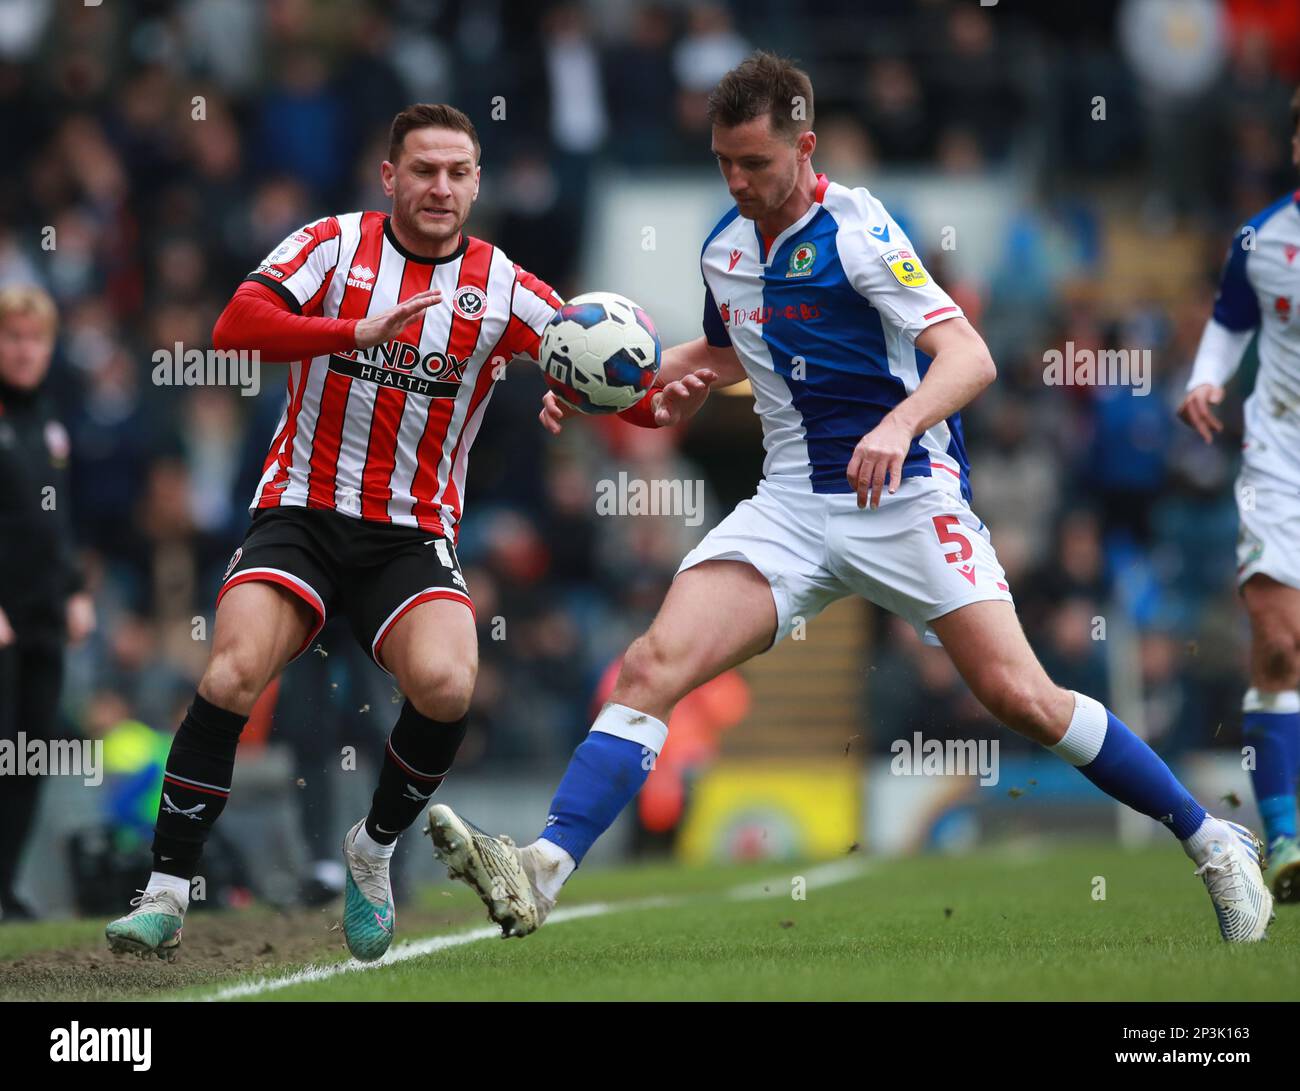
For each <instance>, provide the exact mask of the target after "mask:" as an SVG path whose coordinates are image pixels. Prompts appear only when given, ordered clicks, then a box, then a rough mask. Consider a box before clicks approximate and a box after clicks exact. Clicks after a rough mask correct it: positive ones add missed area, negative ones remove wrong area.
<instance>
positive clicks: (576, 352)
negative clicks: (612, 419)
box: [540, 292, 663, 413]
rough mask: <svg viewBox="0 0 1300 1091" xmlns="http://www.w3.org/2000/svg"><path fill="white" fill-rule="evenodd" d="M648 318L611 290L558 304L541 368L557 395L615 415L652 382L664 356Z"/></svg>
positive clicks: (585, 409) (583, 408) (587, 408)
mask: <svg viewBox="0 0 1300 1091" xmlns="http://www.w3.org/2000/svg"><path fill="white" fill-rule="evenodd" d="M662 355H663V353H662V348H661V346H660V343H659V337H658V335H657V334H656V333H655V330H654V325H653V323H652V322H651V321H650V319H649V316H648V315H646V313H645V312H644V311H643V310H641V308H640V307H638V306H637V305H636V304H635V303H633V302H632V301H631V300H629V299H625V298H624V297H623V296H620V295H615V294H614V293H613V292H588V293H586V294H584V295H580V296H575V297H574V298H573V299H571V300H570V301H569V302H568V303H566V304H565V305H564V306H563V307H561V308H560V309H559V310H558V311H557V312H556V314H555V317H554V318H553V319H552V320H551V322H550V324H549V325H548V326H547V327H546V330H545V332H544V333H543V335H542V350H541V360H540V363H541V368H542V374H543V376H544V377H545V379H546V382H547V384H548V385H549V386H550V387H551V389H552V390H554V391H555V393H556V394H557V395H558V396H559V397H560V398H561V399H563V400H564V401H565V402H567V403H568V404H569V405H571V406H573V407H574V408H575V409H579V410H581V411H582V412H584V413H617V412H619V411H621V410H623V409H628V408H630V407H631V406H633V405H635V404H636V403H637V402H638V401H640V400H641V398H642V397H643V396H644V395H645V392H646V391H647V390H649V389H650V387H651V386H652V385H654V379H655V376H656V375H657V374H658V373H659V365H660V362H661V359H662Z"/></svg>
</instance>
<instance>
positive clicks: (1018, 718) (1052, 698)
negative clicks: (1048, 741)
mask: <svg viewBox="0 0 1300 1091" xmlns="http://www.w3.org/2000/svg"><path fill="white" fill-rule="evenodd" d="M1057 695H1058V689H1057V687H1056V686H1055V685H1052V684H1051V683H1046V684H1045V683H1043V682H1037V681H1032V680H1026V679H1025V678H1023V677H1019V676H1017V675H1015V674H1013V673H1011V672H998V673H997V675H996V676H995V677H994V678H993V679H991V680H990V682H989V685H988V688H987V690H986V691H985V693H984V695H983V702H984V707H985V708H987V709H988V710H989V711H990V712H991V713H992V714H993V715H994V716H995V717H997V719H998V720H999V721H1000V722H1002V723H1004V724H1006V726H1007V727H1009V728H1011V729H1012V730H1013V731H1016V732H1019V733H1020V734H1022V735H1027V736H1028V737H1029V738H1032V739H1045V738H1051V737H1053V736H1054V731H1053V729H1054V728H1055V727H1057V726H1059V725H1056V724H1055V723H1054V717H1055V714H1056V704H1057V701H1056V697H1057ZM1056 734H1059V732H1056Z"/></svg>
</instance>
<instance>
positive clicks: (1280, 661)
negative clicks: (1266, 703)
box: [1256, 630, 1300, 686]
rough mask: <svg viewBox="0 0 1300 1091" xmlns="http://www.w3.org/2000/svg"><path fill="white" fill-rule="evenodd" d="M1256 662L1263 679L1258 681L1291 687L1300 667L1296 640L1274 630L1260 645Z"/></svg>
mask: <svg viewBox="0 0 1300 1091" xmlns="http://www.w3.org/2000/svg"><path fill="white" fill-rule="evenodd" d="M1258 649H1259V652H1258V655H1257V658H1256V661H1257V662H1258V664H1259V670H1260V672H1261V673H1262V674H1263V677H1262V678H1260V679H1257V681H1261V682H1264V683H1270V684H1272V685H1275V686H1284V685H1290V684H1291V683H1292V682H1293V681H1294V679H1295V677H1296V671H1297V667H1300V655H1297V652H1296V644H1295V640H1294V639H1293V638H1292V636H1291V634H1290V633H1288V632H1283V631H1281V630H1274V631H1271V632H1268V633H1266V634H1264V635H1263V636H1262V637H1261V638H1260V639H1259V643H1258Z"/></svg>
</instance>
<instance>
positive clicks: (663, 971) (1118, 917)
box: [0, 844, 1300, 1001]
mask: <svg viewBox="0 0 1300 1091" xmlns="http://www.w3.org/2000/svg"><path fill="white" fill-rule="evenodd" d="M799 877H802V878H803V879H804V880H805V881H806V892H805V897H804V898H803V899H802V900H800V899H797V898H795V897H792V894H793V893H797V892H798V890H797V888H798V885H799V884H798V882H797V879H798V878H799ZM1098 880H1104V894H1105V897H1104V898H1097V897H1095V896H1094V894H1095V892H1099V891H1100V890H1101V886H1100V884H1099V882H1098ZM561 913H562V914H563V915H562V916H557V917H556V918H553V919H552V921H550V922H548V923H547V924H546V925H545V926H544V927H543V928H542V929H541V931H540V932H538V933H537V934H536V935H533V936H530V937H528V938H527V939H524V940H510V941H503V940H501V939H499V938H495V937H494V936H493V935H492V931H493V930H492V929H491V927H490V926H489V925H488V924H487V922H486V919H485V917H484V915H483V911H482V907H481V906H480V905H479V903H478V901H477V900H476V899H475V898H474V897H473V895H472V894H470V893H469V891H467V890H465V889H463V888H461V887H460V886H459V885H458V884H457V885H454V886H453V885H448V886H445V887H435V888H432V889H429V890H426V891H424V892H422V894H421V897H420V899H419V901H418V903H417V904H415V905H413V906H407V907H403V908H399V910H398V921H397V924H398V941H397V943H395V944H394V948H393V950H392V951H390V952H389V955H388V956H387V957H386V959H385V961H383V962H381V963H377V964H372V965H369V966H365V967H362V966H361V965H360V964H358V963H354V962H352V961H351V960H350V959H349V958H348V957H347V954H346V951H345V950H344V949H343V944H342V938H341V935H340V934H339V932H338V931H337V922H338V918H339V910H338V908H331V909H330V910H327V911H325V912H318V913H306V912H304V913H297V914H292V915H287V916H286V915H284V914H274V913H271V912H269V911H266V910H250V911H246V912H242V913H207V914H191V916H190V918H189V920H188V921H187V923H186V928H185V941H184V944H183V946H182V949H181V950H182V953H181V957H180V959H179V961H178V962H176V963H175V964H173V965H170V966H169V965H164V964H163V963H160V962H157V961H156V960H150V961H149V962H140V961H138V960H136V959H133V958H121V959H119V958H115V957H114V956H112V955H110V954H109V953H108V952H107V951H106V950H105V949H104V947H103V939H102V930H103V924H104V922H102V921H70V922H56V923H44V924H33V925H12V926H8V927H3V928H0V999H7V1000H42V999H62V1000H72V999H81V998H85V999H118V998H120V999H168V1000H171V999H196V1000H201V999H250V1000H254V999H256V1000H1165V1001H1169V1000H1297V999H1300V976H1297V975H1296V973H1295V967H1296V965H1297V963H1298V962H1300V906H1295V907H1290V906H1282V907H1279V909H1278V919H1277V921H1275V922H1274V924H1273V927H1272V929H1271V930H1270V934H1269V939H1268V940H1267V941H1266V942H1265V943H1261V944H1256V945H1253V946H1249V947H1230V946H1228V945H1227V944H1224V943H1223V942H1222V941H1221V940H1220V939H1219V936H1218V930H1217V928H1216V926H1215V922H1214V914H1213V912H1212V910H1211V908H1210V902H1209V898H1208V897H1207V895H1206V894H1205V891H1204V888H1203V887H1202V885H1201V883H1200V881H1199V880H1198V879H1196V878H1194V877H1193V876H1192V865H1191V864H1190V862H1188V861H1187V860H1186V858H1185V857H1183V855H1182V854H1181V853H1180V852H1179V851H1178V849H1177V847H1176V846H1174V845H1172V844H1159V845H1158V846H1156V847H1153V848H1151V849H1146V850H1142V851H1140V852H1125V851H1123V850H1120V849H1118V848H1116V847H1114V846H1113V845H1071V846H1068V847H1050V846H1047V845H1037V846H1034V847H1030V848H1022V849H1019V850H1014V851H1013V850H986V851H981V852H978V853H973V854H971V855H969V856H964V857H960V858H947V857H926V858H921V859H912V860H888V861H877V860H872V859H869V858H863V857H861V856H859V855H853V856H848V857H845V858H844V859H843V860H840V861H834V862H831V863H830V864H808V865H805V866H793V865H788V864H771V863H768V864H753V865H745V866H736V867H718V868H708V869H694V868H683V867H680V866H666V865H665V866H653V867H636V868H626V869H619V870H611V871H592V872H590V873H586V872H579V874H578V875H577V876H575V878H574V879H573V880H571V881H570V883H569V884H568V886H567V887H566V889H565V898H564V900H563V902H562V908H561Z"/></svg>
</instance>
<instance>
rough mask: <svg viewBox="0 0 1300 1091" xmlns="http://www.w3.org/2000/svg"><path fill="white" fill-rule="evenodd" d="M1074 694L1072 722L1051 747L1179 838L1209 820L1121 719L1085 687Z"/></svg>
mask: <svg viewBox="0 0 1300 1091" xmlns="http://www.w3.org/2000/svg"><path fill="white" fill-rule="evenodd" d="M1074 699H1075V704H1074V716H1073V717H1072V718H1071V719H1070V726H1069V727H1068V728H1067V729H1066V732H1065V736H1064V737H1063V738H1062V739H1061V741H1060V742H1058V743H1057V744H1056V745H1055V746H1052V747H1049V749H1050V750H1051V751H1052V752H1053V753H1054V754H1056V755H1057V756H1059V757H1061V758H1064V759H1065V760H1066V761H1068V762H1069V763H1070V764H1071V765H1073V766H1076V767H1077V768H1078V770H1079V772H1081V773H1082V774H1083V775H1084V776H1085V777H1087V778H1088V779H1089V780H1090V781H1092V782H1093V784H1095V785H1096V786H1097V787H1098V788H1100V789H1101V790H1102V791H1103V792H1105V793H1106V794H1107V795H1108V796H1110V797H1111V798H1112V799H1116V800H1118V801H1119V802H1120V803H1123V804H1126V805H1127V806H1129V807H1132V808H1133V809H1134V810H1135V811H1139V812H1140V813H1142V814H1145V815H1149V816H1150V817H1151V818H1154V819H1156V820H1157V821H1159V822H1163V823H1164V824H1165V825H1166V826H1168V827H1169V828H1170V830H1172V831H1173V834H1174V836H1175V837H1177V838H1178V840H1180V841H1185V840H1187V838H1189V837H1191V836H1192V834H1194V833H1195V832H1196V831H1197V829H1199V828H1200V825H1201V823H1202V822H1203V821H1204V820H1205V808H1204V807H1202V806H1201V805H1200V804H1199V803H1197V802H1196V800H1195V799H1194V798H1193V796H1192V794H1191V793H1190V792H1189V791H1188V790H1187V789H1186V788H1184V787H1183V786H1182V784H1180V783H1179V781H1178V778H1177V777H1175V776H1174V774H1173V773H1172V772H1171V771H1170V769H1169V766H1167V765H1166V764H1165V763H1164V761H1163V760H1162V759H1161V757H1160V756H1159V755H1158V754H1157V753H1156V752H1155V751H1154V750H1152V749H1151V747H1149V746H1148V745H1147V744H1146V743H1144V742H1143V741H1142V740H1141V739H1139V738H1138V737H1137V736H1136V735H1134V734H1133V732H1132V731H1130V730H1129V728H1128V727H1127V725H1126V724H1125V723H1124V721H1123V720H1121V719H1120V718H1119V717H1118V716H1116V715H1115V714H1114V713H1113V712H1111V711H1110V710H1109V709H1107V708H1106V707H1105V706H1104V705H1102V704H1101V703H1100V702H1099V701H1095V700H1093V699H1092V698H1091V697H1087V696H1085V695H1084V694H1082V693H1076V694H1075V695H1074Z"/></svg>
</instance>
